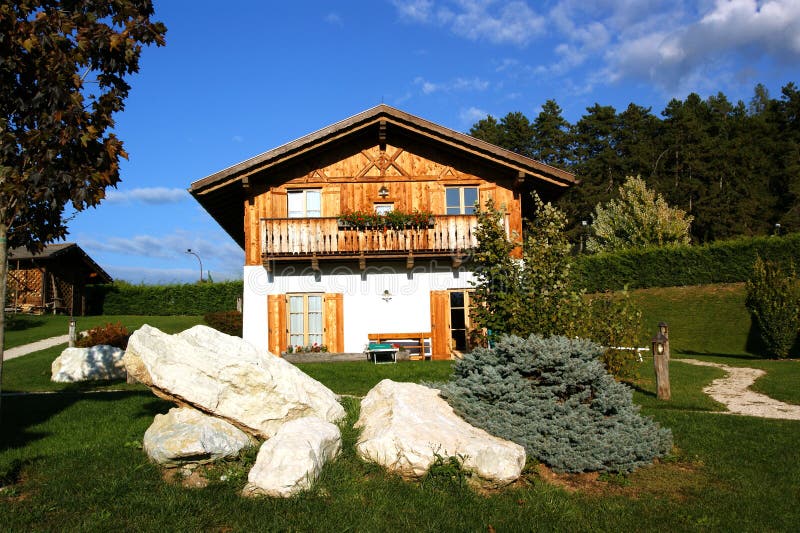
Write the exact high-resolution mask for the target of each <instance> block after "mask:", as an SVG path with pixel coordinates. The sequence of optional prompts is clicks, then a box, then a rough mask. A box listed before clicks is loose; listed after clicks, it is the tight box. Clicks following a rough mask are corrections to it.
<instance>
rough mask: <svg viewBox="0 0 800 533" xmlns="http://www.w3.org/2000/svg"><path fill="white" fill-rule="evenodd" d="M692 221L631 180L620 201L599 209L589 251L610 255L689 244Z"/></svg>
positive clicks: (588, 244)
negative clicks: (614, 252) (611, 252)
mask: <svg viewBox="0 0 800 533" xmlns="http://www.w3.org/2000/svg"><path fill="white" fill-rule="evenodd" d="M691 223H692V217H691V216H687V215H686V213H685V212H684V211H682V210H680V209H674V208H671V207H669V205H667V202H666V201H665V200H664V198H663V197H662V196H661V195H660V194H658V195H657V194H656V193H655V192H653V191H651V190H650V189H648V188H647V184H646V183H645V181H644V180H643V179H642V178H640V177H636V178H633V177H628V178H627V180H626V181H625V183H624V184H623V185H622V186H620V187H619V199H613V200H610V201H609V202H608V203H607V204H605V205H603V204H598V205H597V207H596V208H595V216H594V222H593V223H592V227H591V230H592V235H591V236H590V237H589V239H588V241H587V243H586V247H587V249H588V250H589V251H592V252H610V251H615V250H624V249H626V248H634V247H637V246H647V245H658V246H663V245H667V244H679V243H682V244H688V243H689V242H690V237H689V227H690V225H691Z"/></svg>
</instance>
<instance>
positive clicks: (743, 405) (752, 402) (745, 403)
mask: <svg viewBox="0 0 800 533" xmlns="http://www.w3.org/2000/svg"><path fill="white" fill-rule="evenodd" d="M673 361H678V362H680V363H689V364H692V365H698V366H712V367H714V368H720V369H722V370H724V371H725V372H727V375H726V376H725V377H722V378H719V379H715V380H714V381H712V382H711V384H710V385H708V386H707V387H705V388H704V389H703V392H705V393H706V394H708V395H709V396H711V397H712V398H713V399H715V400H716V401H718V402H719V403H721V404H723V405H725V407H727V408H728V410H729V411H730V413H731V414H738V415H749V416H760V417H762V418H780V419H784V420H800V405H792V404H788V403H783V402H779V401H778V400H775V399H772V398H770V397H769V396H766V395H764V394H760V393H758V392H755V391H752V390H750V389H749V387H750V385H752V384H753V383H755V381H756V380H757V379H758V378H760V377H761V376H763V375H764V374H766V372H764V371H763V370H759V369H757V368H742V367H736V366H728V365H722V364H719V363H709V362H706V361H698V360H697V359H673Z"/></svg>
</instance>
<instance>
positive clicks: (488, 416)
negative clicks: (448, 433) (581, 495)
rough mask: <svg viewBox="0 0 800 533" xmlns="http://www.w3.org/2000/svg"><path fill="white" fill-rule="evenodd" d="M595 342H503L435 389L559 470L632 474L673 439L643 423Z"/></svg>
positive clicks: (466, 361) (475, 355)
mask: <svg viewBox="0 0 800 533" xmlns="http://www.w3.org/2000/svg"><path fill="white" fill-rule="evenodd" d="M601 352H602V349H601V348H600V347H598V346H597V345H596V344H594V343H592V342H590V341H586V340H581V339H568V338H566V337H559V336H556V337H550V338H542V337H540V336H537V335H531V336H530V337H527V338H520V337H510V336H506V337H503V338H502V339H501V340H500V342H498V343H497V344H496V345H495V347H494V348H493V349H485V348H478V349H475V350H473V351H472V352H471V353H468V354H466V355H465V356H464V358H463V359H462V360H459V361H456V363H455V364H454V365H453V375H452V378H451V379H450V381H448V382H447V383H443V384H436V385H435V386H436V387H437V388H439V389H440V390H441V393H442V396H443V397H444V398H445V399H446V400H447V401H448V402H449V403H450V405H452V406H453V409H454V410H455V411H456V412H457V413H458V414H459V415H460V416H462V417H463V418H464V419H465V420H466V421H467V422H469V423H471V424H473V425H475V426H478V427H481V428H483V429H485V430H486V431H488V432H489V433H491V434H493V435H496V436H498V437H502V438H504V439H508V440H511V441H513V442H516V443H517V444H520V445H521V446H524V447H525V451H526V452H527V454H528V456H529V457H532V458H534V459H536V460H538V461H542V462H543V463H545V464H547V465H549V466H551V467H552V468H554V469H555V470H558V471H566V472H584V471H612V472H630V471H631V470H633V469H635V468H638V467H640V466H643V465H646V464H649V463H651V462H652V461H653V459H655V458H657V457H661V456H663V455H665V454H667V453H669V451H670V449H671V448H672V435H671V433H670V431H669V430H667V429H662V428H660V427H659V426H658V424H656V423H655V422H653V421H652V420H651V419H650V418H645V417H642V416H641V415H640V414H639V408H638V406H636V405H635V404H634V403H633V400H632V394H631V391H630V389H628V387H626V386H625V385H623V384H621V383H618V382H616V381H614V379H613V378H612V377H611V376H610V375H609V374H607V373H606V371H605V370H604V369H603V366H602V364H601V363H600V362H599V360H598V358H599V356H600V354H601Z"/></svg>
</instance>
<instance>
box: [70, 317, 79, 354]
mask: <svg viewBox="0 0 800 533" xmlns="http://www.w3.org/2000/svg"><path fill="white" fill-rule="evenodd" d="M77 340H78V332H77V328H76V327H75V319H74V318H70V320H69V347H70V348H74V347H75V341H77Z"/></svg>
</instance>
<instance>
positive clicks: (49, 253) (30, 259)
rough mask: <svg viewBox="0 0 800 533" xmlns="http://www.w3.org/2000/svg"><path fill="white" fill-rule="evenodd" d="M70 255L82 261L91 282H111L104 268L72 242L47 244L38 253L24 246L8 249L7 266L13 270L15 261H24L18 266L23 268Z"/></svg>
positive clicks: (62, 258) (111, 279)
mask: <svg viewBox="0 0 800 533" xmlns="http://www.w3.org/2000/svg"><path fill="white" fill-rule="evenodd" d="M70 256H72V257H73V258H76V259H77V260H78V261H80V262H81V263H82V265H83V267H84V269H85V270H86V272H87V278H89V279H90V280H91V283H111V282H112V281H114V280H113V278H112V277H111V276H109V275H108V273H107V272H106V271H105V270H103V269H102V268H100V265H98V264H97V263H95V262H94V260H93V259H92V258H91V257H89V255H88V254H87V253H86V252H84V251H83V250H82V249H81V247H80V246H78V245H77V244H75V243H74V242H65V243H58V244H47V245H45V247H44V249H43V250H42V251H41V252H38V253H31V252H30V251H29V250H28V249H27V248H24V247H19V248H12V249H10V250H9V251H8V263H9V265H8V266H9V270H13V269H14V268H16V265H17V262H20V263H24V265H20V266H21V268H25V267H27V266H29V265H30V264H31V263H45V262H55V261H65V260H69V257H70ZM73 260H75V259H73Z"/></svg>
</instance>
